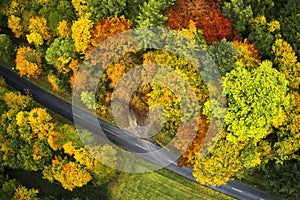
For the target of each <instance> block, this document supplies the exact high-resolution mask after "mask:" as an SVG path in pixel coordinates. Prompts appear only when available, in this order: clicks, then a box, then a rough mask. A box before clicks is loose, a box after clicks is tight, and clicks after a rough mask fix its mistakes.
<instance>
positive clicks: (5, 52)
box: [0, 34, 15, 66]
mask: <svg viewBox="0 0 300 200" xmlns="http://www.w3.org/2000/svg"><path fill="white" fill-rule="evenodd" d="M14 55H15V48H14V45H13V43H12V41H11V39H10V38H9V36H8V35H6V34H0V63H1V64H4V65H7V66H11V65H12V63H13V58H14Z"/></svg>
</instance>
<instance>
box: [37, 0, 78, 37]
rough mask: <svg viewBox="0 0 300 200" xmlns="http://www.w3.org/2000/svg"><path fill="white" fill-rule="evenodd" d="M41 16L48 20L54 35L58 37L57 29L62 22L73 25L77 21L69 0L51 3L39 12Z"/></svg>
mask: <svg viewBox="0 0 300 200" xmlns="http://www.w3.org/2000/svg"><path fill="white" fill-rule="evenodd" d="M39 14H40V15H42V16H43V17H44V18H46V19H47V24H48V26H49V29H50V31H51V33H52V34H53V35H56V28H57V26H58V24H59V22H61V21H62V20H66V21H67V22H68V23H71V22H72V21H73V20H75V13H74V11H73V6H72V4H71V2H70V1H68V0H60V1H57V0H55V1H49V2H48V3H46V4H44V5H43V7H42V8H41V9H40V10H39Z"/></svg>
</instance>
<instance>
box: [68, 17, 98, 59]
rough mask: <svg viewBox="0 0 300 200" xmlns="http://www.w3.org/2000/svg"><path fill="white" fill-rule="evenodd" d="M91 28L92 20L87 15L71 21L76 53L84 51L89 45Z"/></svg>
mask: <svg viewBox="0 0 300 200" xmlns="http://www.w3.org/2000/svg"><path fill="white" fill-rule="evenodd" d="M92 28H93V21H92V20H89V19H88V18H87V17H82V18H80V19H78V20H77V21H75V22H74V23H73V25H72V27H71V30H72V39H73V41H74V44H75V48H76V51H77V52H78V53H83V54H84V53H86V50H87V48H88V47H89V46H90V44H91V38H92V35H91V29H92Z"/></svg>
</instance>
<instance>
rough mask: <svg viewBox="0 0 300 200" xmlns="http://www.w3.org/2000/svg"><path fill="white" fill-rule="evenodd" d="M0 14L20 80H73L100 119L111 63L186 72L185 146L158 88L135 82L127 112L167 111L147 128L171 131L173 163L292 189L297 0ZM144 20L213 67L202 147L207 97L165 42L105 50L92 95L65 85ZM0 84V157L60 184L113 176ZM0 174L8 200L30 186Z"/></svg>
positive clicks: (148, 1)
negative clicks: (160, 123)
mask: <svg viewBox="0 0 300 200" xmlns="http://www.w3.org/2000/svg"><path fill="white" fill-rule="evenodd" d="M0 18H1V21H0V31H1V34H0V60H1V64H2V65H5V66H8V67H10V68H15V70H16V71H17V73H19V74H20V76H22V77H27V78H28V79H31V80H36V79H45V80H47V81H48V82H49V83H50V84H51V86H52V88H53V90H54V91H56V92H67V93H69V94H71V92H72V90H76V91H77V92H78V95H79V97H80V98H81V101H82V103H84V104H85V105H86V106H87V108H89V109H95V110H96V111H97V114H99V116H102V117H105V118H107V119H111V118H112V115H111V108H110V103H111V95H112V92H113V90H114V88H115V86H116V84H117V83H118V81H119V80H120V79H121V77H122V76H123V74H125V73H126V72H128V71H129V70H131V69H133V68H134V67H136V66H138V65H141V64H161V65H165V66H169V67H171V68H172V69H174V70H176V71H177V72H178V73H179V74H181V75H182V76H184V77H186V79H187V80H188V81H189V82H191V85H192V89H193V90H194V91H195V93H196V94H197V98H198V100H199V102H200V103H201V105H196V106H199V109H200V110H201V115H200V117H199V126H198V128H197V130H196V131H197V135H196V137H195V138H194V140H193V142H192V143H191V144H190V145H189V146H188V149H187V150H186V147H185V144H186V140H188V139H189V132H190V130H189V127H190V126H189V124H185V125H184V126H183V131H181V134H178V135H176V132H177V129H178V127H179V126H180V124H181V123H182V120H183V122H185V121H184V120H185V118H182V117H181V116H180V103H179V100H178V99H176V96H175V95H174V93H172V91H170V90H169V89H168V88H165V87H161V86H159V85H156V84H145V85H142V86H141V87H139V88H138V89H137V91H136V92H135V93H134V94H133V96H132V97H131V102H130V106H131V109H132V110H133V111H134V113H135V115H136V116H137V118H138V119H140V121H139V122H138V123H141V124H142V123H143V119H145V118H146V117H147V116H146V115H147V113H148V111H149V107H151V106H153V105H154V104H160V105H162V106H163V107H164V109H165V110H166V111H167V113H166V116H167V121H166V123H165V125H164V127H163V129H162V130H161V132H160V133H159V134H158V135H157V136H154V138H152V139H154V140H156V142H158V143H159V144H161V145H162V146H163V145H165V144H166V143H167V142H168V141H169V140H170V139H171V138H174V140H175V146H176V148H178V149H179V150H182V156H181V157H180V159H179V161H178V165H179V166H189V167H192V168H193V169H194V174H193V175H194V176H195V178H196V179H197V180H198V181H199V182H200V183H203V184H204V183H207V184H211V185H221V184H224V183H226V182H227V181H229V180H233V179H237V178H245V177H247V176H249V175H250V176H251V175H255V174H257V173H259V174H262V175H263V176H264V177H265V180H266V183H265V185H266V190H267V191H268V192H270V193H271V194H272V196H274V198H278V199H297V198H300V193H299V191H300V188H299V184H297V183H298V182H299V181H300V172H299V168H300V162H299V159H300V157H299V147H300V63H299V56H300V4H299V2H298V0H220V1H214V0H191V1H184V0H171V1H163V0H139V1H138V0H119V1H114V0H103V1H99V0H54V1H50V0H6V1H4V2H2V3H1V4H0ZM145 27H162V28H166V29H170V30H176V31H178V32H179V33H182V34H184V35H185V36H186V37H188V38H190V39H193V41H195V42H196V43H197V44H199V45H201V47H202V48H203V49H204V50H205V51H206V52H207V53H208V54H209V55H210V56H211V58H212V59H213V60H214V62H215V63H216V65H217V67H218V69H219V72H220V74H221V75H222V77H221V78H220V80H218V81H220V83H222V84H223V85H224V91H223V92H224V94H225V96H226V105H227V108H226V116H225V119H224V127H223V130H222V133H221V134H220V136H219V138H218V141H217V143H216V145H215V146H214V148H213V149H212V150H211V151H210V152H209V154H207V155H206V156H205V157H200V156H199V151H200V149H201V145H202V144H203V141H204V139H205V135H206V133H207V128H208V126H213V125H211V124H210V121H211V116H210V106H211V104H212V103H213V102H212V101H211V100H210V94H209V92H208V89H207V88H208V87H207V85H206V84H205V83H204V82H203V80H202V78H201V75H200V74H199V73H198V72H197V71H196V70H195V69H194V67H193V66H192V65H191V64H190V63H189V62H187V61H186V60H185V59H183V58H182V57H180V56H178V55H176V54H175V53H171V52H168V51H166V50H160V49H146V48H145V49H143V48H142V49H141V50H139V51H133V52H129V53H126V54H125V55H122V56H119V57H117V58H116V59H115V60H114V61H113V62H112V63H110V64H109V65H108V67H107V68H106V70H105V72H104V74H103V76H102V77H101V81H100V82H99V84H98V88H97V93H96V97H95V98H96V101H95V102H94V101H92V100H91V99H92V98H94V96H93V93H92V92H91V91H90V90H89V89H90V88H87V87H86V85H83V86H82V87H80V86H78V85H74V80H75V78H76V79H79V80H82V82H85V81H86V80H89V81H91V79H90V78H91V75H90V73H91V71H89V70H86V71H83V72H82V71H81V72H80V73H77V72H78V70H79V68H80V66H81V64H82V62H83V61H84V60H85V59H86V58H88V56H89V55H90V53H91V52H93V49H94V48H95V47H96V46H97V45H98V44H100V43H101V42H103V41H105V40H106V39H108V38H110V37H111V36H114V35H116V34H119V33H122V32H124V31H129V30H130V29H135V28H145ZM129 37H130V36H129ZM148 39H149V42H151V37H150V38H148ZM113 45H114V44H112V47H108V48H113V47H114V46H113ZM116 45H117V44H116ZM180 45H183V44H180ZM151 73H157V72H151ZM141 76H142V73H141ZM92 81H99V80H92ZM133 81H134V80H133ZM171 84H176V82H174V83H171ZM0 89H1V90H0V95H1V96H0V100H1V102H2V103H1V113H0V114H1V121H0V124H1V129H0V133H1V135H0V141H1V149H0V157H1V160H2V162H1V167H2V168H13V169H26V170H32V171H42V172H43V175H44V178H45V179H47V180H49V181H57V182H60V183H61V185H62V187H63V188H65V189H66V190H72V189H74V188H78V187H82V186H83V185H85V184H86V183H88V182H89V181H94V183H95V184H102V183H104V182H106V181H108V180H109V179H110V178H111V177H112V176H114V174H115V173H116V172H115V171H114V170H111V169H110V168H106V167H105V166H103V165H101V163H98V162H97V160H96V159H95V158H93V157H89V156H88V152H87V151H86V148H87V147H84V146H83V144H81V142H80V140H79V138H78V136H76V133H75V129H74V127H72V126H70V125H62V124H60V123H59V122H56V121H55V122H54V121H53V120H52V118H51V116H50V115H49V113H47V111H46V110H45V109H43V108H39V106H38V105H36V104H34V103H32V100H31V99H30V97H28V96H22V95H20V94H19V93H16V92H12V91H10V90H9V89H7V87H6V86H5V83H4V82H3V81H1V87H0ZM190 106H195V105H190ZM186 118H189V116H187V117H186ZM89 148H96V149H97V148H98V149H104V150H105V148H107V149H106V150H108V151H110V152H111V153H110V154H111V155H114V154H113V153H112V152H113V149H110V147H105V146H99V147H98V146H95V147H89ZM100 156H104V155H100ZM115 156H116V159H117V155H115ZM84 159H88V160H84ZM110 159H112V158H110ZM87 161H88V162H87ZM75 180H76V181H75ZM4 181H6V180H5V177H3V179H2V182H4ZM2 185H3V186H2V191H5V192H4V193H3V194H7V195H14V196H15V198H16V199H19V197H18V195H23V196H26V195H27V196H32V197H34V196H35V193H36V191H34V190H27V189H26V188H24V187H22V186H20V185H17V183H16V182H14V181H11V180H10V181H6V182H5V183H4V184H2ZM12 191H13V192H12ZM1 194H2V193H1Z"/></svg>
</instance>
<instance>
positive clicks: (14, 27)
mask: <svg viewBox="0 0 300 200" xmlns="http://www.w3.org/2000/svg"><path fill="white" fill-rule="evenodd" d="M7 26H8V28H10V29H11V31H12V32H13V34H15V37H16V38H20V37H21V36H22V35H23V34H24V30H23V29H24V28H23V26H22V24H21V18H20V17H16V16H15V15H10V16H9V18H8V22H7Z"/></svg>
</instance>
